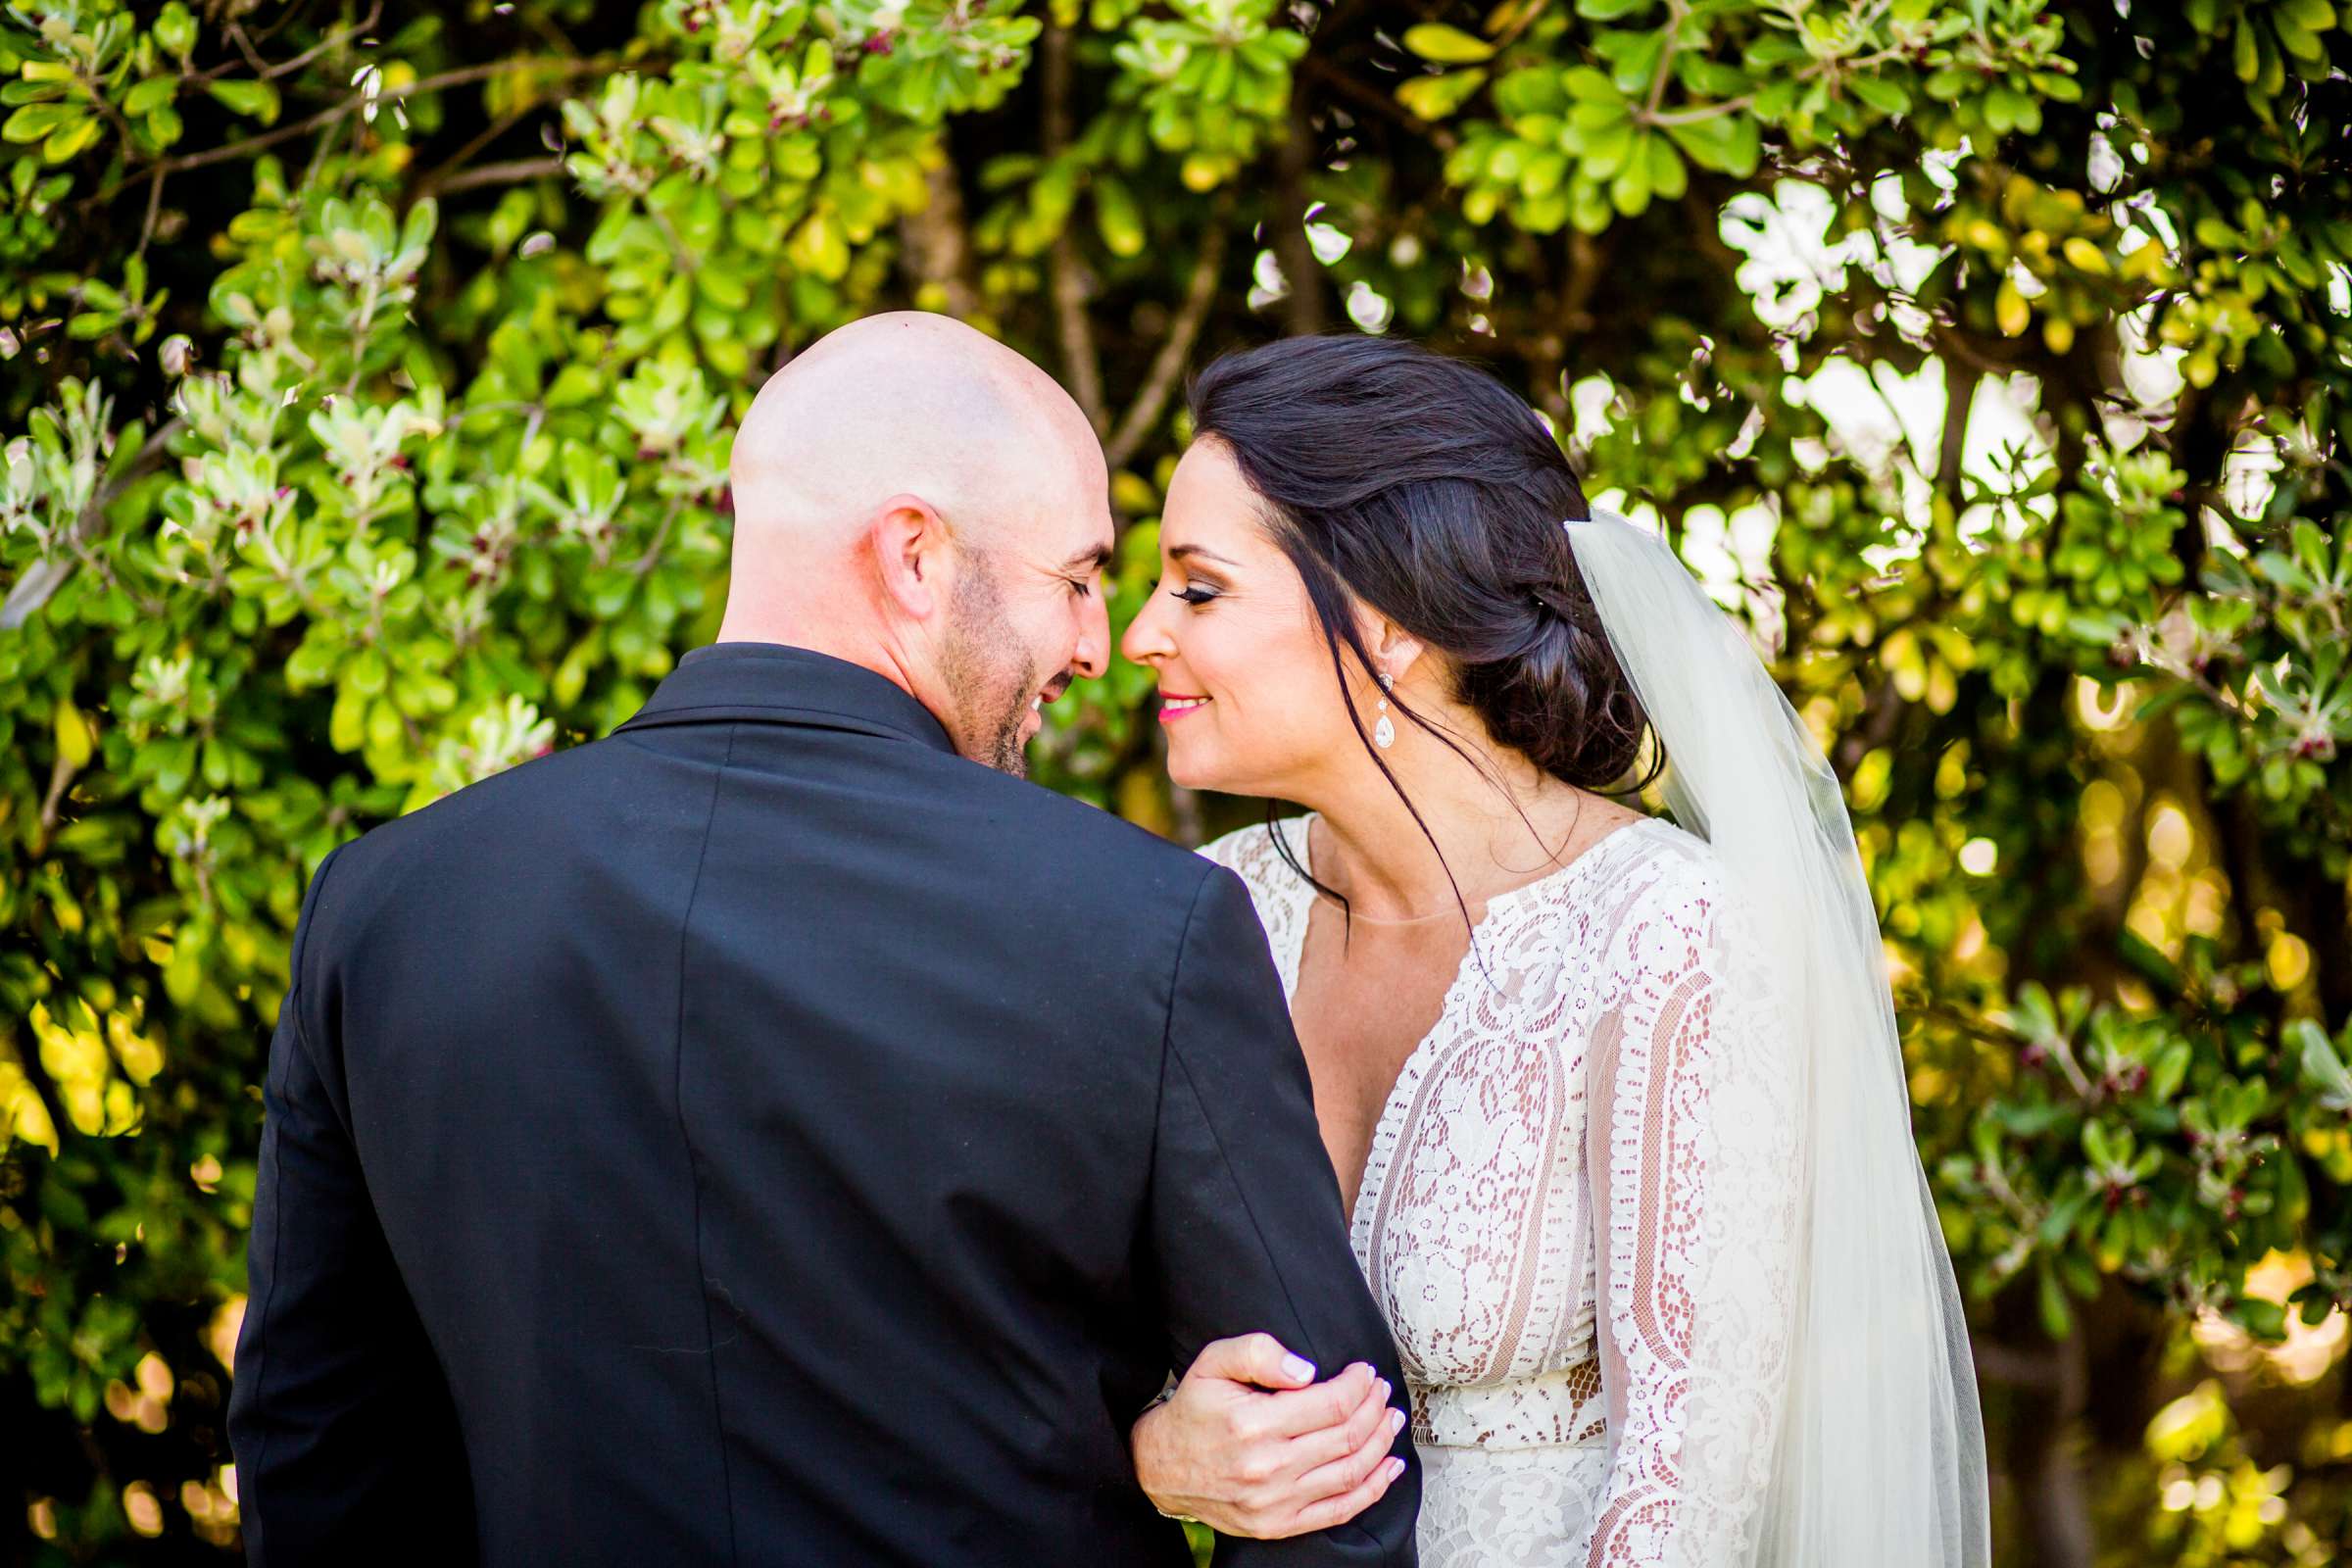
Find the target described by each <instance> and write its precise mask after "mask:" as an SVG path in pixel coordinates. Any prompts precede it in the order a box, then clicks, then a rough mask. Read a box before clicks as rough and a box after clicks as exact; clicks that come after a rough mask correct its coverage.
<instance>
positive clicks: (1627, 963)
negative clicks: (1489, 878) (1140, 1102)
mask: <svg viewBox="0 0 2352 1568" xmlns="http://www.w3.org/2000/svg"><path fill="white" fill-rule="evenodd" d="M1306 827H1307V819H1306V818H1294V819H1291V820H1288V821H1285V822H1284V823H1282V824H1281V829H1282V830H1283V831H1284V832H1285V833H1286V836H1287V841H1288V844H1289V847H1290V849H1291V852H1292V855H1293V857H1294V858H1296V860H1297V861H1298V863H1299V864H1300V865H1306V864H1308V863H1309V862H1308V858H1307V845H1306V836H1307V835H1306ZM1201 853H1202V854H1203V855H1205V856H1207V857H1208V858H1211V859H1213V860H1216V861H1218V862H1219V863H1220V864H1223V865H1226V866H1228V867H1230V868H1231V869H1233V870H1234V871H1236V872H1238V873H1239V874H1240V875H1241V877H1242V878H1243V880H1244V881H1246V882H1247V883H1248V884H1249V886H1250V894H1251V896H1252V897H1253V899H1254V900H1255V902H1256V906H1257V912H1258V915H1259V917H1260V918H1261V919H1262V920H1263V921H1264V923H1265V927H1266V934H1267V937H1268V939H1269V941H1270V942H1271V944H1272V948H1273V953H1274V960H1275V963H1276V966H1277V967H1278V968H1279V969H1280V971H1281V974H1282V982H1283V989H1284V992H1285V994H1286V995H1295V994H1296V992H1297V988H1298V982H1299V954H1300V951H1301V949H1302V948H1303V946H1304V943H1305V940H1306V929H1307V921H1308V915H1309V911H1310V909H1311V908H1312V907H1314V905H1315V902H1316V896H1315V893H1314V890H1313V889H1312V888H1311V887H1309V886H1308V884H1307V883H1306V882H1305V881H1304V880H1303V879H1301V878H1300V877H1299V874H1298V873H1297V872H1295V871H1294V870H1292V869H1291V867H1290V866H1288V865H1286V864H1285V863H1284V862H1283V860H1282V858H1280V856H1279V855H1278V854H1277V853H1276V851H1275V848H1274V844H1273V840H1272V837H1271V835H1270V833H1269V831H1268V830H1267V829H1266V828H1264V827H1250V828H1246V829H1244V830H1242V831H1241V832H1238V833H1234V834H1231V835H1228V836H1227V837H1225V838H1222V839H1219V840H1218V841H1217V842H1215V843H1214V844H1211V845H1208V846H1207V847H1205V848H1204V849H1203V850H1202V851H1201ZM1323 917H1324V918H1332V919H1337V918H1339V913H1338V910H1337V908H1336V907H1327V908H1326V910H1325V914H1324V916H1323ZM1739 923H1740V922H1739V920H1738V918H1737V917H1736V916H1735V915H1734V913H1733V911H1731V910H1730V909H1729V908H1728V907H1727V906H1726V904H1725V902H1724V900H1723V897H1722V882H1721V876H1720V868H1719V867H1718V865H1717V864H1716V862H1715V860H1714V858H1713V852H1712V851H1710V850H1709V849H1708V847H1707V846H1706V845H1705V844H1704V843H1702V842H1701V841H1700V840H1698V839H1696V838H1693V837H1691V835H1689V834H1687V833H1684V832H1683V831H1682V830H1681V829H1679V828H1676V827H1674V826H1673V825H1672V824H1670V823H1667V822H1663V821H1657V820H1647V819H1645V820H1642V821H1640V822H1636V823H1632V824H1629V825H1627V826H1625V827H1622V828H1619V829H1617V830H1615V831H1613V832H1611V833H1610V834H1608V835H1607V836H1606V837H1604V838H1602V839H1601V840H1600V841H1598V842H1597V843H1596V844H1594V845H1593V847H1592V848H1590V849H1589V850H1588V851H1586V852H1585V853H1584V854H1582V855H1580V856H1579V857H1578V858H1576V859H1574V860H1572V861H1570V862H1569V863H1568V864H1567V865H1565V866H1563V867H1561V868H1560V869H1559V870H1557V871H1555V872H1553V873H1551V874H1550V875H1548V876H1546V877H1544V878H1542V879H1540V880H1538V881H1536V882H1533V883H1530V884H1527V885H1525V886H1523V887H1520V888H1516V889H1513V890H1512V891H1510V892H1508V893H1506V894H1504V895H1502V896H1500V897H1498V898H1495V900H1493V901H1492V902H1490V904H1489V905H1488V907H1487V908H1486V910H1485V912H1484V914H1483V916H1482V917H1481V919H1480V921H1479V924H1478V927H1477V930H1476V933H1475V942H1474V945H1473V951H1472V953H1471V954H1470V955H1469V956H1465V958H1464V959H1463V961H1462V966H1461V969H1460V971H1459V973H1458V974H1457V975H1456V976H1455V979H1454V981H1453V984H1452V987H1451V989H1450V990H1449V991H1448V992H1447V994H1446V1001H1445V1005H1444V1007H1443V1010H1442V1012H1441V1014H1440V1016H1439V1019H1438V1022H1437V1024H1436V1026H1435V1027H1434V1028H1433V1029H1432V1030H1431V1031H1430V1033H1429V1035H1428V1036H1427V1037H1426V1038H1425V1039H1423V1040H1422V1041H1421V1042H1420V1044H1419V1045H1418V1046H1417V1047H1416V1048H1415V1049H1414V1050H1413V1052H1412V1054H1411V1055H1410V1056H1409V1057H1408V1058H1407V1059H1406V1061H1405V1064H1404V1067H1403V1069H1402V1071H1401V1072H1399V1073H1398V1075H1397V1083H1396V1086H1395V1088H1393V1089H1392V1090H1391V1091H1390V1092H1389V1098H1388V1102H1387V1103H1386V1105H1385V1107H1384V1108H1383V1109H1382V1111H1381V1114H1380V1121H1379V1126H1378V1130H1377V1132H1376V1133H1375V1135H1374V1138H1373V1141H1372V1150H1371V1154H1370V1156H1369V1157H1368V1159H1367V1160H1366V1161H1365V1166H1364V1173H1363V1184H1362V1187H1361V1188H1360V1190H1359V1191H1358V1194H1357V1197H1356V1201H1355V1211H1354V1215H1353V1221H1352V1238H1353V1242H1354V1247H1355V1255H1356V1261H1357V1262H1358V1263H1359V1264H1361V1265H1362V1267H1363V1270H1364V1273H1365V1276H1366V1278H1368V1279H1369V1280H1370V1281H1371V1284H1372V1289H1373V1294H1374V1296H1375V1298H1376V1299H1378V1300H1379V1302H1380V1305H1381V1308H1382V1310H1383V1312H1384V1313H1385V1314H1386V1315H1387V1318H1388V1321H1389V1326H1390V1329H1391V1330H1392V1332H1393V1333H1394V1334H1395V1336H1396V1339H1397V1348H1398V1350H1399V1352H1400V1355H1401V1358H1402V1364H1403V1368H1404V1374H1405V1379H1406V1382H1407V1385H1408V1388H1409V1391H1410V1394H1411V1397H1412V1409H1413V1421H1412V1431H1413V1440H1414V1443H1415V1445H1416V1446H1417V1447H1418V1449H1419V1452H1420V1456H1421V1462H1422V1467H1423V1479H1422V1512H1421V1526H1420V1548H1421V1561H1422V1563H1423V1565H1424V1568H1472V1565H1478V1568H1537V1565H1543V1568H1553V1565H1562V1568H1566V1565H1575V1568H1586V1565H1591V1568H1602V1565H1611V1568H1613V1565H1621V1564H1643V1565H1648V1564H1669V1563H1670V1564H1678V1565H1680V1564H1691V1565H1699V1564H1715V1563H1724V1562H1733V1561H1740V1560H1742V1559H1743V1558H1744V1555H1745V1552H1746V1549H1747V1545H1748V1544H1749V1543H1751V1542H1752V1541H1753V1539H1754V1537H1755V1533H1756V1531H1757V1529H1758V1525H1759V1517H1758V1516H1759V1515H1760V1513H1761V1511H1762V1508H1763V1504H1764V1498H1765V1495H1766V1494H1767V1491H1768V1490H1769V1482H1770V1479H1771V1465H1772V1453H1773V1446H1774V1439H1775V1434H1776V1431H1777V1428H1778V1421H1779V1416H1780V1413H1781V1409H1782V1406H1783V1396H1784V1387H1785V1384H1786V1381H1787V1373H1788V1364H1789V1343H1790V1342H1789V1333H1790V1327H1791V1325H1790V1318H1791V1314H1792V1305H1791V1303H1792V1301H1793V1299H1794V1285H1793V1277H1792V1272H1791V1271H1792V1268H1793V1266H1794V1253H1793V1238H1794V1235H1795V1232H1796V1229H1797V1223H1796V1212H1795V1205H1796V1197H1797V1192H1798V1185H1797V1183H1798V1174H1799V1172H1798V1154H1799V1151H1798V1148H1797V1141H1798V1140H1797V1133H1796V1131H1795V1129H1796V1126H1797V1117H1796V1115H1795V1106H1796V1105H1797V1103H1798V1093H1797V1092H1798V1086H1797V1084H1796V1083H1795V1082H1794V1081H1793V1074H1794V1070H1795V1069H1794V1067H1793V1065H1792V1063H1791V1061H1790V1059H1789V1054H1788V1053H1787V1051H1786V1049H1785V1046H1786V1043H1785V1042H1782V1041H1778V1040H1776V1039H1775V1038H1774V1037H1775V1034H1776V1031H1775V1030H1774V1029H1773V1028H1772V1027H1771V1025H1770V1021H1769V1020H1770V1016H1771V1013H1770V1004H1769V996H1768V994H1769V992H1770V989H1771V981H1770V977H1769V976H1765V975H1760V974H1757V973H1754V972H1753V969H1752V966H1751V965H1744V964H1743V963H1742V953H1743V951H1750V950H1749V945H1748V944H1745V943H1743V942H1741V941H1740V940H1739V933H1738V926H1739Z"/></svg>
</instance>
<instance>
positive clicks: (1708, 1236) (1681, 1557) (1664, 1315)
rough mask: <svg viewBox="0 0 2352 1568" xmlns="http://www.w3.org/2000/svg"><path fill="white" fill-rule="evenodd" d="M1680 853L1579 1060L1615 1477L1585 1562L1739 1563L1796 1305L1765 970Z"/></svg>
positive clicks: (1792, 1089) (1694, 865)
mask: <svg viewBox="0 0 2352 1568" xmlns="http://www.w3.org/2000/svg"><path fill="white" fill-rule="evenodd" d="M1736 925H1737V922H1736V921H1735V920H1734V919H1733V918H1732V911H1731V910H1730V909H1729V908H1727V907H1726V905H1725V901H1724V898H1723V894H1722V884H1721V882H1720V880H1719V878H1718V877H1717V876H1716V875H1715V874H1714V871H1713V868H1712V867H1710V866H1709V865H1708V864H1707V863H1706V862H1705V861H1703V860H1701V859H1697V858H1683V857H1680V856H1677V857H1675V858H1673V859H1672V860H1671V861H1670V862H1669V864H1668V865H1667V866H1666V867H1665V868H1664V873H1663V874H1662V875H1661V876H1660V878H1659V880H1658V881H1657V882H1656V883H1655V884H1653V885H1652V886H1651V887H1649V888H1648V889H1647V890H1645V891H1644V892H1643V893H1642V894H1640V895H1638V896H1637V897H1636V898H1635V900H1634V902H1633V906H1632V907H1631V909H1630V910H1629V912H1628V915H1627V918H1626V923H1625V926H1624V927H1623V930H1622V934H1621V937H1620V940H1619V943H1618V945H1617V959H1616V966H1617V968H1618V970H1619V973H1618V975H1617V976H1616V1002H1615V1004H1614V1005H1612V1006H1611V1007H1610V1008H1609V1009H1608V1011H1607V1012H1606V1013H1605V1014H1604V1015H1603V1017H1602V1019H1601V1023H1600V1027H1599V1029H1598V1030H1597V1032H1596V1034H1595V1038H1594V1041H1593V1053H1592V1056H1591V1058H1590V1062H1591V1065H1590V1071H1591V1073H1592V1079H1591V1085H1590V1093H1591V1096H1592V1099H1591V1103H1592V1104H1593V1107H1594V1117H1595V1131H1596V1133H1598V1132H1601V1131H1603V1130H1605V1136H1595V1137H1593V1139H1592V1140H1591V1142H1590V1154H1589V1159H1590V1165H1591V1170H1590V1180H1591V1182H1592V1186H1593V1212H1594V1214H1595V1215H1596V1216H1597V1217H1598V1218H1599V1221H1600V1223H1602V1224H1605V1226H1606V1230H1605V1231H1603V1232H1601V1233H1600V1234H1601V1238H1602V1241H1601V1245H1602V1248H1603V1251H1602V1255H1601V1258H1600V1267H1599V1270H1598V1273H1599V1278H1600V1285H1601V1300H1600V1303H1599V1310H1598V1311H1597V1312H1596V1314H1595V1317H1596V1320H1597V1321H1596V1329H1597V1332H1598V1335H1599V1340H1600V1351H1601V1381H1602V1385H1603V1388H1604V1390H1605V1393H1606V1395H1607V1399H1608V1406H1607V1408H1608V1424H1609V1434H1610V1460H1609V1480H1608V1488H1607V1492H1606V1495H1604V1498H1603V1500H1602V1504H1601V1509H1600V1514H1599V1517H1598V1519H1597V1521H1596V1523H1595V1526H1594V1530H1593V1544H1592V1551H1591V1555H1590V1558H1589V1564H1590V1568H1625V1565H1633V1564H1641V1565H1643V1568H1648V1565H1653V1564H1706V1565H1710V1568H1720V1565H1728V1564H1740V1563H1746V1562H1749V1561H1750V1560H1751V1558H1752V1553H1753V1550H1754V1541H1755V1539H1756V1535H1757V1524H1758V1519H1759V1517H1760V1515H1761V1513H1762V1511H1763V1506H1764V1503H1765V1498H1766V1495H1767V1492H1768V1490H1769V1488H1770V1485H1771V1480H1772V1474H1773V1452H1774V1446H1775V1443H1776V1440H1777V1436H1778V1433H1779V1430H1780V1423H1781V1416H1782V1411H1783V1409H1784V1407H1785V1403H1786V1397H1787V1384H1788V1369H1789V1345H1790V1334H1791V1330H1792V1326H1793V1325H1792V1319H1793V1314H1794V1303H1795V1279H1794V1267H1795V1232H1796V1229H1797V1225H1796V1205H1797V1195H1798V1185H1797V1184H1798V1180H1799V1167H1798V1155H1799V1128H1798V1127H1797V1125H1796V1123H1795V1119H1794V1118H1795V1115H1796V1109H1795V1107H1796V1103H1797V1099H1796V1090H1797V1085H1796V1084H1795V1082H1794V1078H1793V1073H1794V1065H1793V1061H1792V1059H1791V1057H1790V1056H1789V1053H1788V1052H1787V1051H1786V1049H1785V1046H1786V1041H1785V1035H1784V1032H1783V1031H1780V1030H1779V1029H1777V1028H1776V1027H1774V1025H1773V1022H1772V1020H1773V1018H1774V1016H1775V1014H1774V1012H1773V1009H1772V1006H1771V1001H1770V993H1771V983H1770V977H1769V976H1765V975H1760V974H1756V973H1753V972H1750V969H1751V967H1752V966H1750V967H1743V966H1742V965H1741V963H1740V957H1741V955H1742V952H1743V951H1744V952H1745V953H1749V954H1752V953H1753V952H1754V951H1755V950H1754V947H1753V945H1752V944H1746V943H1741V942H1739V941H1738V940H1736V938H1735V939H1732V940H1727V937H1726V933H1727V930H1730V929H1733V928H1735V927H1736Z"/></svg>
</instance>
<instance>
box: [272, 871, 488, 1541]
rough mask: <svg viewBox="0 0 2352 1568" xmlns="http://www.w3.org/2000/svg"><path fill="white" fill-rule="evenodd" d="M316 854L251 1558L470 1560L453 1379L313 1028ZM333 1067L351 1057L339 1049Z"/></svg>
mask: <svg viewBox="0 0 2352 1568" xmlns="http://www.w3.org/2000/svg"><path fill="white" fill-rule="evenodd" d="M341 853H342V852H341V851H340V850H337V851H336V852H334V854H330V855H329V856H328V857H327V858H326V859H325V860H324V861H322V862H321V863H320V864H319V870H318V873H317V874H316V875H315V876H314V877H313V878H312V880H311V886H310V890H309V892H308V893H307V894H306V895H305V896H304V899H303V908H302V914H301V916H300V918H299V920H298V921H297V924H296V928H295V933H294V956H293V962H292V964H291V978H290V981H289V984H288V986H287V991H286V999H285V1001H284V1002H283V1003H282V1004H281V1005H279V1007H278V1014H277V1029H276V1033H275V1035H274V1036H273V1038H272V1039H271V1041H270V1066H269V1075H268V1077H267V1079H266V1080H265V1082H264V1085H263V1095H262V1102H263V1113H264V1121H263V1128H262V1148H261V1163H260V1177H259V1181H258V1183H257V1187H256V1191H255V1195H254V1211H253V1234H252V1237H251V1240H250V1242H249V1244H248V1248H247V1256H246V1273H247V1301H246V1308H245V1321H244V1324H243V1327H242V1328H241V1329H240V1330H239V1332H238V1335H237V1351H236V1369H235V1371H236V1375H235V1380H234V1384H233V1387H232V1388H231V1391H230V1396H229V1410H228V1435H229V1446H230V1448H231V1451H232V1452H233V1453H234V1455H235V1457H236V1462H237V1494H238V1503H239V1508H240V1512H241V1514H242V1517H243V1526H244V1535H245V1549H246V1556H247V1560H248V1561H249V1562H250V1563H251V1564H253V1565H254V1568H262V1565H265V1564H285V1563H314V1562H347V1561H361V1560H366V1559H368V1558H369V1557H371V1556H372V1555H374V1554H376V1553H380V1551H381V1550H382V1549H383V1546H384V1544H385V1543H386V1542H391V1541H403V1540H407V1541H421V1540H430V1541H433V1542H435V1543H436V1549H437V1550H438V1549H440V1548H441V1547H443V1546H447V1547H448V1548H449V1550H450V1551H451V1552H452V1554H453V1555H452V1560H457V1559H458V1557H460V1556H469V1555H470V1538H471V1534H472V1522H471V1521H472V1506H471V1499H470V1495H469V1492H468V1489H467V1484H466V1468H465V1450H464V1447H463V1445H462V1442H461V1439H460V1435H459V1432H458V1426H457V1418H456V1413H455V1411H454V1409H453V1407H452V1406H451V1404H450V1401H449V1397H448V1392H447V1385H446V1382H445V1381H444V1379H443V1377H442V1374H441V1370H440V1367H439V1364H438V1363H437V1362H436V1361H435V1359H434V1357H433V1353H432V1349H431V1347H430V1346H429V1345H428V1344H427V1343H426V1340H425V1337H424V1331H423V1328H422V1326H421V1325H420V1324H419V1322H418V1320H417V1312H416V1309H415V1307H414V1306H413V1305H412V1304H411V1302H410V1299H409V1295H408V1292H407V1289H406V1287H404V1286H403V1284H402V1283H401V1279H400V1275H399V1271H398V1270H397V1268H396V1267H395V1266H394V1264H393V1260H392V1254H391V1250H390V1249H389V1247H388V1246H387V1245H386V1243H385V1240H384V1235H383V1232H382V1230H381V1228H380V1227H379V1226H378V1224H377V1221H376V1217H375V1211H374V1208H373V1206H372V1205H371V1204H370V1203H369V1201H368V1189H367V1183H366V1181H365V1179H364V1178H363V1176H362V1173H361V1169H360V1160H359V1153H358V1151H357V1149H356V1148H355V1147H354V1145H353V1141H352V1137H351V1133H350V1129H349V1124H348V1122H347V1120H346V1116H345V1112H346V1109H347V1107H346V1106H345V1105H344V1104H343V1103H341V1097H340V1094H339V1091H338V1090H337V1089H336V1088H334V1087H333V1086H335V1085H339V1084H340V1082H341V1074H340V1073H339V1072H337V1071H332V1070H328V1071H322V1070H321V1065H320V1061H321V1058H320V1057H319V1054H318V1053H317V1052H316V1050H315V1049H314V1048H315V1046H316V1044H317V1042H316V1041H314V1040H313V1039H312V1038H311V1036H310V1035H309V1033H308V1031H306V1028H305V1023H304V1019H305V1014H306V1011H307V1010H308V1009H309V1007H310V1003H311V998H310V996H309V995H308V994H307V993H306V987H305V965H306V949H307V948H309V947H312V946H315V945H316V944H315V943H314V942H313V941H312V938H313V936H314V932H313V929H312V928H313V926H314V924H315V921H316V905H317V902H318V899H319V889H320V887H322V886H323V885H324V883H325V881H326V877H327V873H328V871H329V869H330V868H331V867H332V866H333V864H334V861H335V858H336V856H337V855H340V854H341ZM326 1059H327V1060H328V1061H330V1062H332V1061H335V1060H337V1059H339V1058H338V1057H335V1056H330V1057H328V1058H326Z"/></svg>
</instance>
